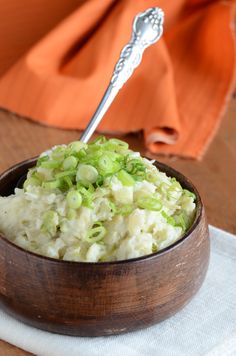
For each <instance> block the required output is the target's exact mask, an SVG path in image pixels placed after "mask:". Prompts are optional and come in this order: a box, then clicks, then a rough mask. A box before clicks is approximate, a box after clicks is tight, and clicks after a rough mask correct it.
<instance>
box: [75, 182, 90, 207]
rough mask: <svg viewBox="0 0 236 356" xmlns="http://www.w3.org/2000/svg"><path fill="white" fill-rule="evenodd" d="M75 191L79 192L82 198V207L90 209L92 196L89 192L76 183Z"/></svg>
mask: <svg viewBox="0 0 236 356" xmlns="http://www.w3.org/2000/svg"><path fill="white" fill-rule="evenodd" d="M77 189H78V191H79V192H80V194H81V195H82V197H83V203H82V204H83V206H86V207H87V208H90V209H91V208H92V202H93V195H92V193H90V192H89V190H87V189H86V188H84V187H81V186H80V185H79V184H78V183H77Z"/></svg>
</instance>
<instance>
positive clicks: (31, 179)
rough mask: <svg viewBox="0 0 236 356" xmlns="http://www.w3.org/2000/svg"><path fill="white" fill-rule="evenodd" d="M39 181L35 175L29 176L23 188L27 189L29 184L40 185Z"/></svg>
mask: <svg viewBox="0 0 236 356" xmlns="http://www.w3.org/2000/svg"><path fill="white" fill-rule="evenodd" d="M40 185H41V182H40V180H39V179H37V178H36V177H29V178H27V179H26V180H25V182H24V185H23V188H24V189H27V188H28V187H29V186H40Z"/></svg>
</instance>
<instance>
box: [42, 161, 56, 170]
mask: <svg viewBox="0 0 236 356" xmlns="http://www.w3.org/2000/svg"><path fill="white" fill-rule="evenodd" d="M40 166H41V167H43V168H50V169H51V168H59V167H60V166H61V163H60V162H58V161H45V162H41V164H40Z"/></svg>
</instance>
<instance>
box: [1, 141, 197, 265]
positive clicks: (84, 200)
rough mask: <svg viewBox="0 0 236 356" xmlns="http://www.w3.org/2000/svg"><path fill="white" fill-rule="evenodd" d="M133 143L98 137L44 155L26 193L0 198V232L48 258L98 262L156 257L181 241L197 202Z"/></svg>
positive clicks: (32, 171) (32, 172) (31, 173)
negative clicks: (159, 252) (158, 252)
mask: <svg viewBox="0 0 236 356" xmlns="http://www.w3.org/2000/svg"><path fill="white" fill-rule="evenodd" d="M153 163H154V162H153V161H149V160H147V159H145V158H142V157H141V156H140V154H139V153H137V152H133V151H132V150H130V149H129V147H128V144H127V143H125V142H123V141H121V140H117V139H110V140H107V139H105V137H99V138H97V139H96V140H95V141H93V142H91V143H90V144H84V143H82V142H80V141H76V142H72V143H71V144H69V145H61V146H56V147H54V148H52V149H51V150H50V151H47V152H45V153H43V154H42V155H41V156H40V157H39V159H38V161H37V165H36V166H35V167H34V168H31V169H30V170H29V172H28V175H27V179H26V181H25V183H24V186H23V188H22V189H19V188H16V189H15V194H13V195H10V196H8V197H0V231H1V232H2V233H3V234H4V235H5V236H6V237H7V238H8V239H9V240H11V241H12V242H13V243H15V244H16V245H18V246H20V247H22V248H24V249H26V250H29V251H32V252H34V253H37V254H40V255H44V256H48V257H51V258H56V259H61V260H68V261H82V262H101V261H116V260H124V259H130V258H135V257H140V256H144V255H148V254H151V253H153V252H157V251H159V250H162V249H164V248H165V247H167V246H169V245H171V244H173V243H174V242H175V241H177V240H178V239H180V238H181V237H182V236H183V234H184V233H185V232H186V231H187V230H188V229H189V227H190V226H191V224H192V221H193V219H194V216H195V212H196V204H195V196H194V194H193V193H192V192H189V191H188V190H186V189H183V188H182V187H181V185H180V184H179V182H177V181H176V179H175V178H171V177H168V176H167V175H166V174H165V173H163V172H160V171H159V170H158V169H157V168H156V167H155V166H154V164H153Z"/></svg>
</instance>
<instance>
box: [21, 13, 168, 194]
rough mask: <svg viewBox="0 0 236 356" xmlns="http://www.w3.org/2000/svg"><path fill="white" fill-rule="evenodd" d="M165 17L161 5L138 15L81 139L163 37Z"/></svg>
mask: <svg viewBox="0 0 236 356" xmlns="http://www.w3.org/2000/svg"><path fill="white" fill-rule="evenodd" d="M163 21H164V12H163V11H162V10H161V9H160V8H158V7H152V8H150V9H147V10H146V11H144V12H141V13H140V14H138V15H137V16H136V17H135V19H134V23H133V31H132V37H131V40H130V42H129V43H128V44H127V45H126V46H125V47H124V48H123V49H122V51H121V54H120V58H119V60H118V62H117V64H116V66H115V69H114V72H113V75H112V78H111V81H110V84H109V85H108V88H107V90H106V92H105V94H104V96H103V98H102V100H101V102H100V104H99V106H98V108H97V110H96V111H95V113H94V115H93V117H92V118H91V120H90V121H89V123H88V125H87V127H86V129H85V130H84V132H83V133H82V135H81V137H80V141H82V142H85V143H86V142H88V141H89V139H90V137H91V136H92V134H93V133H94V131H95V130H96V128H97V126H98V124H99V123H100V122H101V120H102V118H103V116H104V115H105V113H106V112H107V110H108V108H109V107H110V105H111V103H112V102H113V100H114V99H115V97H116V95H117V94H118V92H119V90H120V89H121V88H122V86H123V85H124V84H125V82H126V81H127V80H128V79H129V78H130V77H131V75H132V74H133V71H134V69H135V68H136V67H138V65H139V64H140V62H141V60H142V56H143V52H144V50H145V49H146V48H147V47H149V46H150V45H152V44H154V43H155V42H157V41H158V40H159V39H160V37H161V36H162V33H163ZM25 179H26V175H24V176H22V177H21V178H20V179H19V181H18V182H17V185H16V186H17V188H21V187H22V186H23V183H24V181H25Z"/></svg>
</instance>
